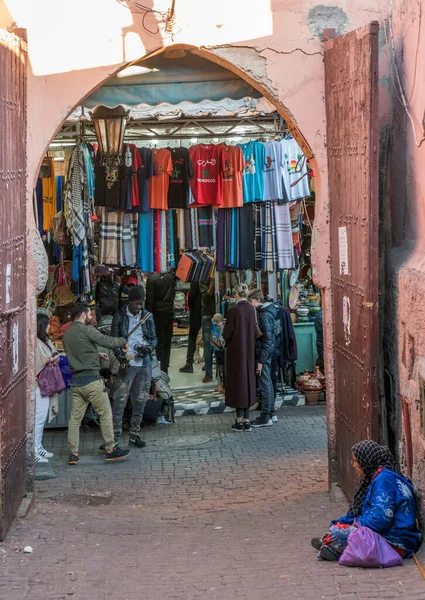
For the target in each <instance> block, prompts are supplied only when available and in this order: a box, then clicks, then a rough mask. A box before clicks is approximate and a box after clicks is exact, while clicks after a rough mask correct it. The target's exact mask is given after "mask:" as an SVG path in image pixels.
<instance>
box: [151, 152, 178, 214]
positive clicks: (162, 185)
mask: <svg viewBox="0 0 425 600" xmlns="http://www.w3.org/2000/svg"><path fill="white" fill-rule="evenodd" d="M152 157H153V166H154V175H153V176H152V177H151V178H150V179H149V206H150V207H151V208H157V209H160V210H168V187H169V183H170V176H171V174H172V172H173V165H172V163H171V152H170V151H169V150H166V149H165V148H157V149H155V150H152Z"/></svg>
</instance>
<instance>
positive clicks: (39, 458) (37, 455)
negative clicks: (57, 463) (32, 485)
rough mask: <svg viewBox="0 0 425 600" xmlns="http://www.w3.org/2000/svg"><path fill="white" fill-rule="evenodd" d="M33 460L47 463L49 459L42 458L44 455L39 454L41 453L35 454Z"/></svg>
mask: <svg viewBox="0 0 425 600" xmlns="http://www.w3.org/2000/svg"><path fill="white" fill-rule="evenodd" d="M34 460H35V462H36V463H48V462H49V460H48V459H47V458H44V456H41V454H36V455H35V457H34Z"/></svg>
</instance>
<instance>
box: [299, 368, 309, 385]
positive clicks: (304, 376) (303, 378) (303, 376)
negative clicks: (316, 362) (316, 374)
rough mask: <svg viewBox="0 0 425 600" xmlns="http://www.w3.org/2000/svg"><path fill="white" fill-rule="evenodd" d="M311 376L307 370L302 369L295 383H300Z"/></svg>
mask: <svg viewBox="0 0 425 600" xmlns="http://www.w3.org/2000/svg"><path fill="white" fill-rule="evenodd" d="M310 378H311V375H310V373H309V372H308V371H304V372H303V373H301V375H300V376H299V377H298V379H297V383H300V384H301V385H302V384H303V383H304V382H305V381H308V380H309V379H310Z"/></svg>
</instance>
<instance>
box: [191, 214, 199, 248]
mask: <svg viewBox="0 0 425 600" xmlns="http://www.w3.org/2000/svg"><path fill="white" fill-rule="evenodd" d="M189 210H190V229H191V233H192V248H193V249H194V250H196V249H197V248H199V227H198V210H197V209H196V208H190V209H189Z"/></svg>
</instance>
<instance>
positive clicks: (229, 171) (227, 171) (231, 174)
mask: <svg viewBox="0 0 425 600" xmlns="http://www.w3.org/2000/svg"><path fill="white" fill-rule="evenodd" d="M234 178H235V169H234V168H233V167H232V165H231V162H230V160H228V159H226V160H225V161H224V172H223V179H225V180H226V181H230V180H231V179H234Z"/></svg>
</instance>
